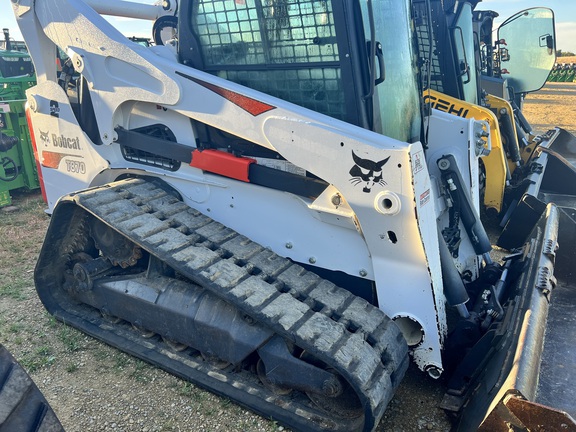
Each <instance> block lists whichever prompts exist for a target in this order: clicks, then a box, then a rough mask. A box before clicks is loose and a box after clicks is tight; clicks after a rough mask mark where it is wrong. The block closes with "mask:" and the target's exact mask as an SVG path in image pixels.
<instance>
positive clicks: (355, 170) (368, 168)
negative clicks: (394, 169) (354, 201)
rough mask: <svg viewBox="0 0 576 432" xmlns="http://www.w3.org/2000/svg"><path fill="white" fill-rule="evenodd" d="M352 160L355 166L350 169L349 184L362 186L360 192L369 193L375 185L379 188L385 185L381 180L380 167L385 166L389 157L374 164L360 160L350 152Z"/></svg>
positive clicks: (367, 160) (366, 160)
mask: <svg viewBox="0 0 576 432" xmlns="http://www.w3.org/2000/svg"><path fill="white" fill-rule="evenodd" d="M352 158H353V159H354V162H355V163H356V164H355V165H354V166H353V167H352V168H351V169H350V175H351V176H352V178H351V179H350V182H351V183H352V184H353V185H354V186H356V185H358V184H363V185H364V187H363V188H362V192H364V193H370V192H371V191H372V188H373V187H374V186H375V185H376V184H379V185H381V186H384V185H385V184H386V182H385V181H384V180H383V179H382V167H383V166H384V165H386V162H388V160H389V159H390V156H388V157H387V158H386V159H383V160H381V161H380V162H374V161H371V160H369V159H362V158H361V157H359V156H357V155H356V154H354V151H352Z"/></svg>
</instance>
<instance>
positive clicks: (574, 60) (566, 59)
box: [556, 56, 576, 63]
mask: <svg viewBox="0 0 576 432" xmlns="http://www.w3.org/2000/svg"><path fill="white" fill-rule="evenodd" d="M556 63H576V56H568V57H557V58H556Z"/></svg>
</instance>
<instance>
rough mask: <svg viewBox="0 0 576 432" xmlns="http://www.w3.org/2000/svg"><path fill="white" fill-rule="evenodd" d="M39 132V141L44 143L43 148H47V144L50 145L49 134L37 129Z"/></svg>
mask: <svg viewBox="0 0 576 432" xmlns="http://www.w3.org/2000/svg"><path fill="white" fill-rule="evenodd" d="M38 130H39V131H40V140H41V141H42V142H43V143H44V146H46V147H47V146H48V144H50V136H49V133H50V132H42V130H40V129H38Z"/></svg>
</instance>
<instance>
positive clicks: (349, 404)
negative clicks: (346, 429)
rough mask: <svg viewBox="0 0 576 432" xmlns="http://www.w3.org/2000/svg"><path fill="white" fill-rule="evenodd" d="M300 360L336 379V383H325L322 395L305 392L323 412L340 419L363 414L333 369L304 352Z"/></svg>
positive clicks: (353, 393) (358, 403)
mask: <svg viewBox="0 0 576 432" xmlns="http://www.w3.org/2000/svg"><path fill="white" fill-rule="evenodd" d="M300 359H301V360H304V361H305V362H306V363H310V364H312V365H314V366H317V367H319V368H321V369H323V370H325V371H327V372H331V373H332V374H334V376H335V377H336V379H337V381H338V383H337V384H336V383H333V384H332V385H330V383H327V386H325V388H324V392H323V393H316V392H310V391H307V392H306V395H307V396H308V397H309V398H310V400H311V401H312V402H314V403H315V404H316V405H317V406H318V407H319V408H320V409H322V410H323V411H325V412H327V413H329V414H332V415H334V416H337V417H341V418H348V419H352V418H357V417H360V416H361V415H362V414H363V409H362V404H361V403H360V400H359V399H358V396H356V393H355V392H354V390H353V389H352V387H351V386H350V384H348V383H347V382H346V380H344V379H343V378H342V377H341V376H340V375H339V374H338V373H337V372H336V371H335V370H334V369H333V368H331V367H328V366H326V364H325V363H323V362H321V361H319V360H318V359H316V358H315V357H314V356H312V355H310V354H308V353H307V352H306V351H304V352H303V353H302V355H301V356H300Z"/></svg>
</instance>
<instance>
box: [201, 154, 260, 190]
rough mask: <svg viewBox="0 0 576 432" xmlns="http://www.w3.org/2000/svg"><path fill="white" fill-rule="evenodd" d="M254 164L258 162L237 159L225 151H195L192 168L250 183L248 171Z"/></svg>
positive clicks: (241, 158) (242, 158)
mask: <svg viewBox="0 0 576 432" xmlns="http://www.w3.org/2000/svg"><path fill="white" fill-rule="evenodd" d="M253 163H256V160H254V159H250V158H245V157H236V156H234V155H232V154H230V153H226V152H223V151H218V150H202V151H200V150H194V151H193V152H192V162H190V166H192V167H194V168H199V169H201V170H204V171H209V172H212V173H215V174H220V175H222V176H224V177H230V178H233V179H236V180H240V181H243V182H246V183H249V182H250V179H249V178H248V170H249V168H250V165H251V164H253Z"/></svg>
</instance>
